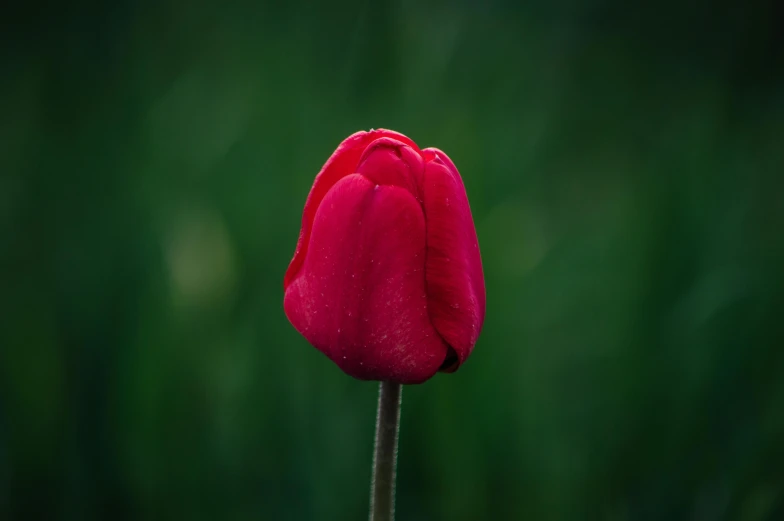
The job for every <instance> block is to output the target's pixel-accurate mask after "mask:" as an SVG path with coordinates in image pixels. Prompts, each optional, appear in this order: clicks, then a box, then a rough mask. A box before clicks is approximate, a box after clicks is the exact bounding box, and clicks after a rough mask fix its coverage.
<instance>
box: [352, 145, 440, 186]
mask: <svg viewBox="0 0 784 521" xmlns="http://www.w3.org/2000/svg"><path fill="white" fill-rule="evenodd" d="M424 168H425V164H424V161H422V156H421V155H420V153H419V151H418V150H414V149H413V148H411V147H410V146H408V145H405V144H403V143H401V142H400V141H398V140H396V139H392V138H388V137H383V138H381V139H377V140H375V141H373V142H372V143H371V144H370V145H369V146H368V147H367V148H366V149H365V152H364V153H363V154H362V157H361V158H360V160H359V166H358V167H357V173H360V174H362V175H364V176H365V177H366V178H368V179H369V180H370V181H371V182H373V183H374V184H377V185H394V186H399V187H401V188H405V189H406V190H408V192H409V193H410V194H411V195H413V196H414V197H415V198H416V199H417V200H418V201H421V200H422V195H421V193H420V188H419V187H420V186H421V184H422V177H423V175H424Z"/></svg>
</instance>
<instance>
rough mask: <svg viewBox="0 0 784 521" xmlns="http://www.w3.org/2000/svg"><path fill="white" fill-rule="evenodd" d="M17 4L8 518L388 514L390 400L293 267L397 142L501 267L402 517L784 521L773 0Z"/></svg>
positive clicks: (448, 384) (5, 175)
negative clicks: (465, 200) (380, 406)
mask: <svg viewBox="0 0 784 521" xmlns="http://www.w3.org/2000/svg"><path fill="white" fill-rule="evenodd" d="M4 11H5V13H4V15H3V16H2V22H0V23H1V24H2V36H1V38H2V42H3V45H2V51H0V53H1V54H0V56H1V57H2V58H1V59H2V82H0V110H1V112H0V113H1V114H2V118H0V119H1V120H0V160H1V161H2V163H1V164H0V248H1V250H0V252H1V255H0V262H1V264H0V284H1V285H0V295H2V298H1V299H0V519H2V520H6V519H8V520H34V519H47V520H55V519H57V520H60V519H63V520H98V519H102V520H108V519H118V520H124V519H127V520H137V519H138V520H159V519H160V520H180V519H182V520H186V519H187V520H227V521H230V520H259V519H260V520H313V519H341V520H361V519H365V516H366V512H367V508H368V491H369V484H368V483H369V477H370V460H371V452H372V437H373V423H374V412H375V410H374V409H375V402H376V392H377V387H376V385H375V384H374V383H372V382H359V381H355V380H353V379H351V378H350V377H348V376H345V375H344V374H343V373H341V372H340V371H339V370H338V369H337V368H336V367H335V366H333V365H332V364H331V363H330V362H329V361H328V360H327V359H326V358H325V357H324V356H323V355H321V354H320V353H318V352H317V351H316V350H315V349H313V348H312V347H310V346H309V345H307V343H306V342H305V340H304V339H303V338H301V337H300V336H299V335H298V334H297V333H296V331H295V330H294V329H293V328H292V327H291V326H290V324H289V323H288V322H287V320H286V317H285V315H284V314H283V310H282V300H283V289H282V280H283V273H284V271H285V269H286V267H287V265H288V262H289V260H290V259H291V256H292V254H293V251H294V246H295V243H296V239H297V233H298V231H299V224H300V217H301V212H302V207H303V204H304V201H305V197H306V195H307V193H308V190H309V189H310V185H311V182H312V180H313V177H314V175H315V174H316V172H317V171H318V170H319V168H320V167H321V165H322V164H323V162H324V161H325V160H326V159H327V157H328V156H329V154H330V153H331V152H332V151H333V150H334V148H335V147H336V146H337V144H338V143H339V142H340V141H341V140H342V139H343V138H345V137H346V136H348V135H349V134H350V133H352V132H355V131H357V130H360V129H368V128H371V127H376V128H378V127H386V128H392V129H395V130H398V131H400V132H403V133H405V134H407V135H409V136H410V137H411V138H413V139H414V140H416V141H417V142H418V143H419V144H420V145H421V146H423V147H424V146H437V147H439V148H442V149H443V150H445V151H446V152H447V153H448V154H449V155H450V156H451V157H452V159H454V161H455V163H456V164H457V166H458V168H459V169H460V171H461V173H462V175H463V177H464V180H465V184H466V186H467V190H468V194H469V198H470V201H471V205H472V209H473V213H474V218H475V221H476V226H477V230H478V235H479V241H480V246H481V250H482V254H483V260H484V268H485V275H486V281H487V319H486V322H485V326H484V331H483V333H482V336H481V337H480V340H479V343H478V345H477V346H476V349H475V351H474V354H473V355H472V357H471V359H470V360H469V362H468V363H467V364H466V365H464V366H463V367H462V368H461V369H460V370H459V371H458V372H457V373H455V374H453V375H437V376H436V377H435V378H433V379H432V380H431V381H429V382H427V383H426V384H424V385H421V386H412V387H406V388H405V389H404V393H403V418H402V430H401V442H400V465H399V475H398V502H397V506H398V508H397V512H398V518H399V519H400V520H407V521H420V520H436V519H449V520H453V521H459V520H466V521H469V520H470V521H474V520H541V521H549V520H554V521H555V520H558V521H560V520H563V521H567V520H569V521H572V520H594V519H596V520H607V521H626V520H668V521H669V520H699V521H710V520H738V521H767V520H781V519H784V317H782V314H784V269H782V267H783V266H784V233H782V230H783V227H784V175H783V174H782V172H784V89H782V86H783V85H784V82H783V81H782V80H784V74H783V73H784V61H782V56H784V10H783V9H782V7H781V3H776V2H769V3H768V4H763V3H759V2H757V3H748V4H745V5H741V4H738V3H736V5H735V7H734V8H730V7H729V5H727V6H725V5H724V4H721V3H718V4H717V3H715V2H714V3H707V2H703V3H689V2H684V1H677V2H676V1H673V0H664V1H661V2H655V3H642V4H627V3H625V2H620V1H593V2H577V1H573V0H557V1H555V2H545V1H543V0H539V1H534V2H525V3H520V4H517V3H515V2H502V1H490V2H480V1H479V0H463V1H457V2H440V3H427V4H422V3H420V2H415V1H413V0H393V1H391V2H367V1H365V2H359V1H354V2H349V1H344V2H342V3H341V2H330V3H323V4H317V3H313V4H308V3H288V4H286V3H283V2H281V3H280V5H277V6H276V5H275V4H274V3H273V2H263V1H262V2H259V1H255V2H251V1H246V2H229V3H222V2H218V1H213V2H195V3H190V2H185V1H183V0H164V1H163V2H129V1H126V0H116V1H113V2H79V1H76V2H69V3H64V2H63V3H40V4H23V3H19V4H17V5H16V6H13V7H12V6H9V7H7V8H4Z"/></svg>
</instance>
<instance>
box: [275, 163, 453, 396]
mask: <svg viewBox="0 0 784 521" xmlns="http://www.w3.org/2000/svg"><path fill="white" fill-rule="evenodd" d="M424 257H425V220H424V216H423V214H422V208H421V206H420V205H419V203H418V202H417V201H416V200H415V199H414V197H413V196H412V195H411V194H410V193H409V192H408V191H407V190H406V189H403V188H400V187H398V186H379V185H376V184H374V183H372V182H371V181H369V180H368V179H366V178H365V177H363V176H362V175H358V174H356V175H349V176H346V177H344V178H343V179H341V180H340V181H338V182H337V183H336V184H335V185H334V186H333V187H332V188H331V189H330V190H329V193H328V194H327V195H326V197H324V198H323V201H321V204H320V205H319V208H318V210H317V211H316V214H315V218H314V220H313V229H312V233H311V235H310V240H309V244H308V254H307V256H305V258H304V260H303V263H302V267H301V269H300V270H299V273H298V274H297V276H296V277H295V278H294V279H293V280H292V281H291V282H290V284H289V286H288V288H287V289H286V296H285V300H284V309H285V311H286V315H287V316H288V318H289V320H290V321H291V323H292V324H293V325H294V327H295V328H296V329H297V330H298V331H299V332H300V333H302V335H303V336H304V337H305V338H307V340H308V341H309V342H310V343H311V344H313V345H314V346H315V347H316V348H317V349H319V350H320V351H321V352H323V353H324V354H325V355H327V356H328V357H329V358H330V359H331V360H332V361H334V362H335V363H336V364H337V365H338V366H340V368H341V369H342V370H343V371H345V372H346V373H348V374H349V375H351V376H354V377H355V378H359V379H363V380H391V381H396V382H400V383H404V384H413V383H420V382H423V381H425V380H427V379H428V378H430V377H431V376H433V374H435V372H436V371H438V369H439V367H440V366H441V365H442V363H443V362H444V359H445V357H446V355H447V350H448V346H447V345H446V344H445V343H444V341H443V340H442V339H441V337H440V336H439V335H438V333H437V332H436V330H435V329H434V328H433V325H432V324H431V322H430V316H429V314H428V297H427V296H426V292H425V274H424V272H423V271H424Z"/></svg>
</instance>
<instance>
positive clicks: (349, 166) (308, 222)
mask: <svg viewBox="0 0 784 521" xmlns="http://www.w3.org/2000/svg"><path fill="white" fill-rule="evenodd" d="M382 137H389V138H392V139H395V140H397V141H400V142H401V143H404V144H406V145H408V146H410V147H412V148H413V149H414V150H417V151H418V150H419V147H417V146H416V144H415V143H414V142H413V141H411V140H410V139H409V138H407V137H406V136H404V135H403V134H400V133H398V132H394V131H392V130H384V129H378V130H371V131H369V132H364V131H363V132H357V133H355V134H352V135H350V136H349V137H347V138H346V139H345V140H343V142H342V143H341V144H340V145H339V146H338V148H337V150H335V152H334V153H333V154H332V156H331V157H330V158H329V159H328V160H327V162H326V163H325V164H324V166H323V167H322V168H321V171H320V172H319V173H318V175H317V176H316V180H315V181H314V182H313V187H312V188H311V189H310V194H308V198H307V200H306V202H305V209H304V210H303V212H302V227H301V228H300V232H299V239H298V240H297V247H296V250H295V252H294V258H293V259H292V260H291V263H290V264H289V267H288V269H287V270H286V275H285V276H284V278H283V287H284V288H286V287H288V285H289V284H290V283H291V281H292V280H293V278H294V276H295V275H296V274H297V271H298V270H299V269H300V267H301V266H302V262H303V260H304V258H305V253H306V252H307V248H308V242H309V240H310V233H311V228H312V226H313V218H314V217H315V215H316V210H317V209H318V207H319V205H320V204H321V201H322V200H323V199H324V197H325V196H326V195H327V192H328V191H329V189H330V188H332V187H333V186H334V185H335V183H337V182H338V181H340V179H342V178H343V177H345V176H347V175H349V174H353V173H354V171H355V170H356V167H357V164H358V163H359V158H360V156H361V155H362V152H363V151H364V150H365V148H366V147H367V146H368V145H369V144H370V143H371V142H373V141H374V140H376V139H379V138H382Z"/></svg>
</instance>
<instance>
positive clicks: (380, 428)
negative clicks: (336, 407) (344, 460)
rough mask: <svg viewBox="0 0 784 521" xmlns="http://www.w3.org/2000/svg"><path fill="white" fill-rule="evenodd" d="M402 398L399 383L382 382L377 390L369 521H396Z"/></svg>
mask: <svg viewBox="0 0 784 521" xmlns="http://www.w3.org/2000/svg"><path fill="white" fill-rule="evenodd" d="M401 398H402V386H401V385H400V384H399V383H393V382H381V385H380V386H379V391H378V414H377V416H376V445H375V451H374V454H373V480H372V482H371V484H370V521H394V519H395V467H396V464H397V439H398V431H399V430H400V401H401Z"/></svg>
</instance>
